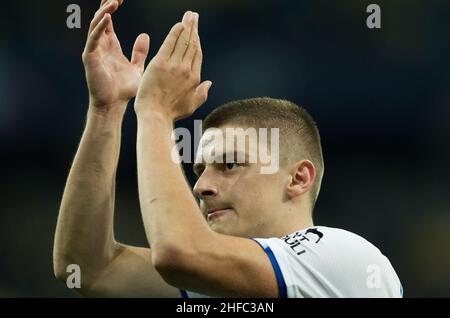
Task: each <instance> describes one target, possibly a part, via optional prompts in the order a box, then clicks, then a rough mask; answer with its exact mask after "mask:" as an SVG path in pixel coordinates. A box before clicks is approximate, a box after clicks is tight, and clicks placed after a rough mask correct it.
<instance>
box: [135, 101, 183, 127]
mask: <svg viewBox="0 0 450 318" xmlns="http://www.w3.org/2000/svg"><path fill="white" fill-rule="evenodd" d="M163 109H164V107H156V105H151V104H149V103H146V104H145V105H143V104H139V103H135V105H134V111H135V113H136V118H137V120H138V122H139V121H158V122H161V123H167V124H170V125H172V124H173V122H174V120H173V118H172V116H171V115H170V114H169V113H168V112H167V111H165V110H163Z"/></svg>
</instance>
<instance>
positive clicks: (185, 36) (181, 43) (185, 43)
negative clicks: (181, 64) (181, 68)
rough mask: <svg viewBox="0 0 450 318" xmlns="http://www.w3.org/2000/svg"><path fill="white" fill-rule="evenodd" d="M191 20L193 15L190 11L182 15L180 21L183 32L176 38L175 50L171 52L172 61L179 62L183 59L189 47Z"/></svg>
mask: <svg viewBox="0 0 450 318" xmlns="http://www.w3.org/2000/svg"><path fill="white" fill-rule="evenodd" d="M193 18H194V15H193V13H192V12H191V11H187V12H186V13H185V14H184V16H183V21H182V23H183V25H184V31H183V32H182V33H181V34H180V36H179V37H178V41H177V43H176V45H175V49H174V50H173V54H172V56H171V57H170V58H171V59H174V60H176V61H181V60H182V59H183V56H184V54H185V53H186V50H187V49H188V47H189V42H190V37H191V30H192V23H193Z"/></svg>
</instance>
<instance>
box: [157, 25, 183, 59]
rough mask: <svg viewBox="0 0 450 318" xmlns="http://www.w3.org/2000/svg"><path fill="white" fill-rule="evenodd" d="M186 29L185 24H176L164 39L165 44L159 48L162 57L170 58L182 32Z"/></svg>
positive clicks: (159, 54)
mask: <svg viewBox="0 0 450 318" xmlns="http://www.w3.org/2000/svg"><path fill="white" fill-rule="evenodd" d="M183 30H184V25H183V24H182V23H181V22H178V23H177V24H175V25H174V26H173V27H172V29H171V30H170V32H169V34H168V35H167V37H166V39H165V40H164V42H163V44H162V45H161V47H160V48H159V51H158V54H157V55H158V56H160V57H161V58H163V59H165V60H168V59H169V58H170V56H171V55H172V52H173V50H174V48H175V45H176V43H177V40H178V38H179V37H180V34H181V32H183Z"/></svg>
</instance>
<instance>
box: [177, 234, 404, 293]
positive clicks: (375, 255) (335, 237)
mask: <svg viewBox="0 0 450 318" xmlns="http://www.w3.org/2000/svg"><path fill="white" fill-rule="evenodd" d="M254 240H255V241H256V242H258V243H259V245H260V246H261V247H262V248H263V249H264V251H265V252H266V254H267V256H268V257H269V259H270V261H271V263H272V266H273V269H274V272H275V274H276V278H277V282H278V288H279V295H280V297H288V298H307V297H333V298H335V297H361V298H366V297H403V289H402V286H401V283H400V280H399V278H398V276H397V274H396V273H395V271H394V269H393V268H392V265H391V263H390V262H389V260H388V259H387V258H386V256H384V255H383V254H382V253H381V252H380V250H379V249H378V248H376V247H375V246H374V245H372V244H371V243H370V242H368V241H367V240H365V239H364V238H362V237H360V236H358V235H356V234H354V233H351V232H348V231H345V230H341V229H336V228H330V227H326V226H314V227H311V228H308V229H305V230H302V231H298V232H295V233H292V234H290V235H287V236H285V237H282V238H256V239H254ZM181 293H182V295H183V296H184V297H190V298H199V297H208V296H206V295H201V294H197V293H193V292H190V291H181Z"/></svg>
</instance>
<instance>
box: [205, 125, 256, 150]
mask: <svg viewBox="0 0 450 318" xmlns="http://www.w3.org/2000/svg"><path fill="white" fill-rule="evenodd" d="M258 140H259V136H258V129H256V128H252V127H246V126H231V125H224V126H220V127H219V128H209V129H207V130H206V131H205V132H204V133H203V135H202V137H201V138H200V142H199V145H198V150H201V151H211V149H212V148H214V150H215V151H216V152H220V151H222V152H223V153H226V152H227V151H228V150H233V151H236V150H240V151H241V152H245V153H246V154H250V153H252V152H256V151H258V146H260V147H261V145H258ZM242 144H243V145H244V147H241V148H242V149H237V148H238V146H242Z"/></svg>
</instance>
